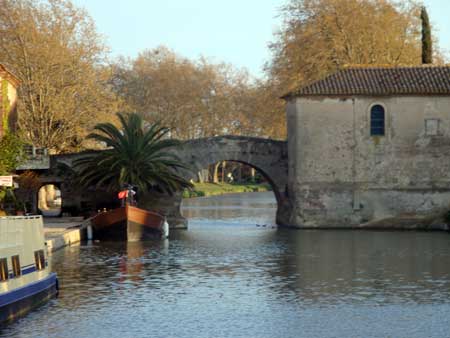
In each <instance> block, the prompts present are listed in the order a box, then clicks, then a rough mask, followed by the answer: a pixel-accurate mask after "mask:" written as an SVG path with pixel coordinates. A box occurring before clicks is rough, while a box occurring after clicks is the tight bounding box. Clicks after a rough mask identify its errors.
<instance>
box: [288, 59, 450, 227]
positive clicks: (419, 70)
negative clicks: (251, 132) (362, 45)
mask: <svg viewBox="0 0 450 338" xmlns="http://www.w3.org/2000/svg"><path fill="white" fill-rule="evenodd" d="M285 99H286V100H287V103H288V104H287V123H288V156H289V178H288V181H289V184H288V186H289V198H290V200H291V202H292V205H291V207H292V213H291V216H290V221H289V223H290V224H294V225H296V226H300V227H347V226H357V225H360V224H366V225H370V224H377V222H378V221H380V220H386V219H389V220H390V222H394V223H395V222H400V223H401V221H402V220H407V219H411V218H414V217H416V218H417V217H420V216H422V217H424V216H427V215H428V216H430V215H436V214H437V213H438V212H441V211H443V210H449V209H450V208H449V206H450V67H446V66H417V67H362V66H361V67H348V68H344V69H343V70H341V71H339V72H337V73H335V74H332V75H330V76H328V77H326V78H324V79H322V80H319V81H317V82H314V83H312V84H310V85H308V86H306V87H303V88H300V89H299V90H298V91H295V92H292V93H290V94H289V95H287V96H286V97H285ZM424 218H425V217H424ZM378 224H382V222H378ZM392 225H393V226H395V224H392Z"/></svg>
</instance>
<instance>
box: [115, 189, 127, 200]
mask: <svg viewBox="0 0 450 338" xmlns="http://www.w3.org/2000/svg"><path fill="white" fill-rule="evenodd" d="M117 197H119V199H121V200H122V199H124V198H127V197H128V190H122V191H119V193H118V194H117Z"/></svg>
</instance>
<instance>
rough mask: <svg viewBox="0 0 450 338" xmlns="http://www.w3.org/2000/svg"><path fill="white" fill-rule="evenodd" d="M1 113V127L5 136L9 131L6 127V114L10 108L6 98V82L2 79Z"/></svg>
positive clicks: (7, 126)
mask: <svg viewBox="0 0 450 338" xmlns="http://www.w3.org/2000/svg"><path fill="white" fill-rule="evenodd" d="M1 85H2V110H1V111H2V112H3V118H2V125H3V132H4V133H5V134H6V133H7V132H8V129H9V125H8V113H9V108H10V103H9V98H8V80H6V79H3V80H2V84H1Z"/></svg>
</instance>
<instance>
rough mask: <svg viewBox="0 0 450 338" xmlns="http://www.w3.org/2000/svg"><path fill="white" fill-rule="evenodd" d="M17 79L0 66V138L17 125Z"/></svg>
mask: <svg viewBox="0 0 450 338" xmlns="http://www.w3.org/2000/svg"><path fill="white" fill-rule="evenodd" d="M18 85H19V79H18V78H17V77H16V76H14V74H12V73H11V72H10V71H8V70H7V69H6V68H5V66H3V65H2V64H0V138H1V137H2V136H3V135H4V134H5V133H6V132H7V131H8V130H10V129H14V128H15V126H16V123H17V87H18Z"/></svg>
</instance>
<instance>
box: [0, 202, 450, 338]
mask: <svg viewBox="0 0 450 338" xmlns="http://www.w3.org/2000/svg"><path fill="white" fill-rule="evenodd" d="M252 196H254V198H255V200H254V201H251V202H249V201H247V200H241V201H240V198H241V197H239V196H238V197H233V196H228V197H226V198H224V199H223V200H222V202H220V199H215V200H214V203H216V208H218V209H224V210H219V211H217V214H218V215H221V216H220V217H221V218H220V219H212V218H208V217H209V216H208V215H210V207H209V206H208V205H207V200H206V199H198V200H196V201H190V202H189V204H188V205H186V206H185V207H186V209H185V210H184V211H183V212H185V213H186V214H189V215H191V218H190V224H191V228H190V230H189V231H178V232H173V233H172V234H171V238H170V241H163V242H158V241H154V242H141V243H107V242H94V243H91V244H89V245H82V246H79V247H70V248H67V249H66V250H62V251H59V252H57V253H56V254H55V255H53V257H52V259H53V262H52V265H53V268H54V269H55V270H56V271H57V273H58V275H59V277H60V280H61V296H60V298H58V299H57V300H55V301H53V302H51V303H50V304H47V305H46V306H44V307H42V308H40V309H39V310H38V311H36V312H33V313H32V314H31V315H29V316H27V317H25V318H24V319H22V320H21V321H19V322H17V323H15V324H12V325H10V326H8V327H7V328H6V329H4V330H3V332H1V333H0V336H1V337H62V338H64V337H74V336H76V337H96V338H103V337H108V338H109V337H119V336H120V337H180V338H184V337H196V338H197V337H200V338H206V337H233V338H234V337H263V338H266V337H267V338H269V337H270V338H272V337H287V338H290V337H292V338H294V337H295V338H297V337H308V338H310V337H312V338H314V337H405V338H406V337H408V338H411V337H412V338H414V337H447V336H448V323H449V321H450V320H449V319H448V318H450V236H449V235H448V234H446V233H425V232H376V231H310V230H308V231H288V230H283V229H273V228H270V227H269V226H267V227H257V226H256V224H270V222H272V220H273V218H274V213H275V211H274V209H275V207H274V201H273V200H272V199H271V198H272V197H271V195H270V194H261V195H252ZM248 198H253V197H248ZM264 200H266V202H263V201H264ZM264 203H266V207H265V208H264V207H260V208H259V209H258V212H257V213H255V212H254V210H253V209H252V208H250V207H247V206H248V205H259V206H262V205H264ZM195 205H196V206H195ZM230 206H237V207H238V209H239V210H240V212H236V211H232V212H228V211H229V210H234V207H233V208H231V207H230ZM246 215H249V216H248V217H246ZM241 220H243V222H241V223H240V221H241ZM169 243H170V244H169Z"/></svg>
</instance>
